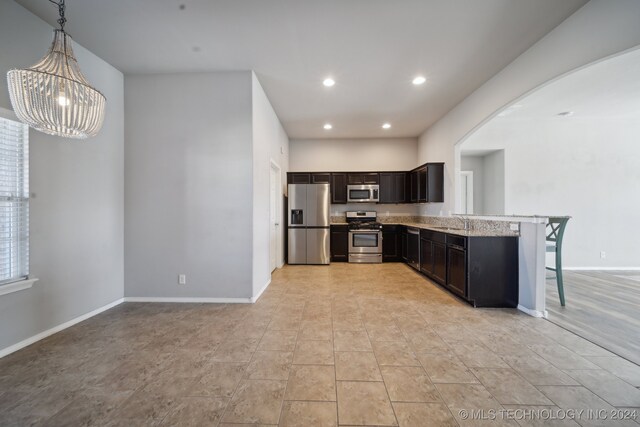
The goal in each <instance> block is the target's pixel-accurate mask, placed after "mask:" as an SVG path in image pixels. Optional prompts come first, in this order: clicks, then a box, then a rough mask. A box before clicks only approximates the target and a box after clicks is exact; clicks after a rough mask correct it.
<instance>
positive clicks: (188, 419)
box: [160, 397, 228, 427]
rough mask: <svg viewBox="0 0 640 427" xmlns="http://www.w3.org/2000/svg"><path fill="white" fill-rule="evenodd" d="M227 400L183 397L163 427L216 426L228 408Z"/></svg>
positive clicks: (177, 402)
mask: <svg viewBox="0 0 640 427" xmlns="http://www.w3.org/2000/svg"><path fill="white" fill-rule="evenodd" d="M227 403H228V400H227V399H216V398H210V397H183V398H180V399H179V400H178V401H176V404H175V407H174V408H173V409H172V410H171V412H170V413H169V415H167V416H166V417H165V418H164V419H163V420H162V422H161V423H160V425H161V426H175V427H178V426H179V427H183V426H184V427H187V426H193V427H200V426H214V425H216V424H217V423H218V422H219V421H220V419H221V418H222V415H223V413H224V410H225V408H226V407H227Z"/></svg>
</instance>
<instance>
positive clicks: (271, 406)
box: [222, 380, 287, 424]
mask: <svg viewBox="0 0 640 427" xmlns="http://www.w3.org/2000/svg"><path fill="white" fill-rule="evenodd" d="M286 386H287V382H286V381H271V380H244V381H243V382H242V383H240V385H239V386H238V389H237V390H236V393H235V394H234V396H233V398H232V399H231V401H230V402H229V405H228V407H227V410H226V412H225V414H224V418H223V419H222V421H223V422H228V423H248V424H277V423H278V420H279V419H280V409H281V408H282V401H283V398H284V392H285V388H286Z"/></svg>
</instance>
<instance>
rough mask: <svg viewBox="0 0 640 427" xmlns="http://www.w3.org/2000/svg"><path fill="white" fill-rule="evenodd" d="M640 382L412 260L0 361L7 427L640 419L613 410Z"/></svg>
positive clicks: (156, 318)
mask: <svg viewBox="0 0 640 427" xmlns="http://www.w3.org/2000/svg"><path fill="white" fill-rule="evenodd" d="M638 387H640V367H638V366H636V365H633V364H631V363H629V362H627V361H625V360H624V359H621V358H619V357H617V356H615V355H612V354H610V353H608V352H607V351H605V350H603V349H601V348H599V347H597V346H595V345H593V344H591V343H589V342H587V341H584V340H582V339H580V338H576V337H575V336H574V335H572V334H569V333H568V332H567V331H565V330H563V329H561V328H559V327H558V326H556V325H554V324H552V323H550V322H547V321H545V320H541V319H534V318H531V317H528V316H526V315H524V314H522V313H519V312H517V311H515V310H491V309H474V308H471V307H470V306H468V305H466V304H464V303H462V302H460V301H459V300H457V299H455V298H454V297H452V296H451V295H449V294H448V293H447V292H445V291H443V290H442V289H440V288H439V287H437V286H435V285H433V284H431V283H430V282H429V281H427V280H426V279H425V278H423V277H422V276H419V275H418V274H416V273H415V272H413V271H412V270H411V269H410V268H409V267H407V266H405V265H402V264H384V265H353V264H333V265H331V266H329V267H311V266H309V267H307V266H296V267H285V268H284V269H282V270H279V271H277V272H276V273H275V274H274V276H273V281H272V284H271V286H270V287H269V288H268V289H267V291H266V292H265V293H264V295H263V296H262V297H261V298H260V300H259V301H258V302H257V303H256V304H253V305H226V304H220V305H214V304H157V303H154V304H142V303H127V304H122V305H120V306H118V307H116V308H114V309H111V310H109V311H107V312H105V313H102V314H101V315H99V316H96V317H94V318H92V319H89V320H87V321H85V322H83V323H81V324H79V325H76V326H74V327H72V328H70V329H67V330H65V331H63V332H61V333H59V334H56V335H54V336H51V337H49V338H47V339H45V340H43V341H41V342H39V343H36V344H34V345H32V346H30V347H28V348H26V349H24V350H21V351H19V352H17V353H14V354H12V355H9V356H7V357H5V358H3V359H0V425H2V426H14V425H15V426H23V425H46V426H81V425H100V426H147V425H149V426H151V425H153V426H157V425H162V426H167V425H176V426H188V425H194V426H216V425H219V426H235V427H238V426H239V425H243V424H244V425H282V426H336V425H338V424H339V425H377V426H381V425H382V426H398V425H399V426H456V425H463V426H480V425H506V426H518V425H522V426H543V425H545V426H546V425H549V426H576V425H583V426H591V425H598V426H601V425H620V426H636V427H637V426H638V425H639V423H637V422H635V421H632V420H611V419H608V420H604V419H603V418H604V416H605V415H606V416H607V417H608V418H611V417H613V416H618V417H620V416H625V415H627V414H633V411H636V412H637V413H640V390H639V389H638ZM634 408H635V409H634ZM589 409H590V410H593V411H592V412H589V411H585V412H583V413H582V417H581V418H580V419H577V420H576V421H577V422H578V424H576V422H574V421H572V420H571V419H557V420H543V419H531V418H532V417H533V416H534V415H537V416H538V418H541V417H546V418H548V417H551V416H554V415H555V416H557V417H559V418H562V417H563V415H564V414H573V413H572V412H571V410H574V411H580V410H589ZM465 411H466V412H465ZM473 411H485V412H484V413H482V412H475V413H474V412H473ZM490 411H494V412H490ZM559 411H560V412H559ZM562 411H567V412H562ZM465 414H471V415H469V417H466V416H465ZM474 414H475V415H478V414H480V415H482V414H484V418H485V419H484V420H481V419H473V415H474ZM494 415H495V418H497V419H492V418H494ZM576 415H577V413H576ZM476 418H477V417H476ZM598 418H599V419H598Z"/></svg>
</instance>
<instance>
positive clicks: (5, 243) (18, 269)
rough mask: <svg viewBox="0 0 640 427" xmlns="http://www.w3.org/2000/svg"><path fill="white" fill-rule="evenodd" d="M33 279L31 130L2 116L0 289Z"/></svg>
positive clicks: (0, 140) (0, 138)
mask: <svg viewBox="0 0 640 427" xmlns="http://www.w3.org/2000/svg"><path fill="white" fill-rule="evenodd" d="M28 275H29V128H28V126H27V125H25V124H22V123H20V122H18V121H15V120H9V119H6V118H4V117H1V116H0V285H2V284H5V283H10V282H16V281H18V280H21V279H26V278H27V277H28Z"/></svg>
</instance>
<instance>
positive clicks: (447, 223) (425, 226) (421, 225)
mask: <svg viewBox="0 0 640 427" xmlns="http://www.w3.org/2000/svg"><path fill="white" fill-rule="evenodd" d="M342 218H344V217H342ZM378 220H380V222H381V223H382V224H383V225H404V226H406V227H411V228H418V229H421V230H431V231H438V232H440V233H446V234H452V235H455V236H464V237H509V236H511V237H518V236H519V234H520V233H519V231H512V230H510V229H509V224H508V223H503V224H500V226H496V221H484V220H479V219H477V220H472V219H470V222H469V224H470V229H469V230H462V229H461V228H460V226H461V225H462V224H460V223H459V220H455V219H454V220H453V221H455V224H452V223H451V218H446V217H444V218H443V220H442V223H441V224H433V223H425V222H417V221H416V220H418V221H419V220H420V218H419V217H407V220H406V221H405V220H402V217H399V216H396V217H393V218H388V217H379V218H378ZM331 225H347V223H346V221H343V220H342V219H341V218H340V217H332V218H331Z"/></svg>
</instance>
